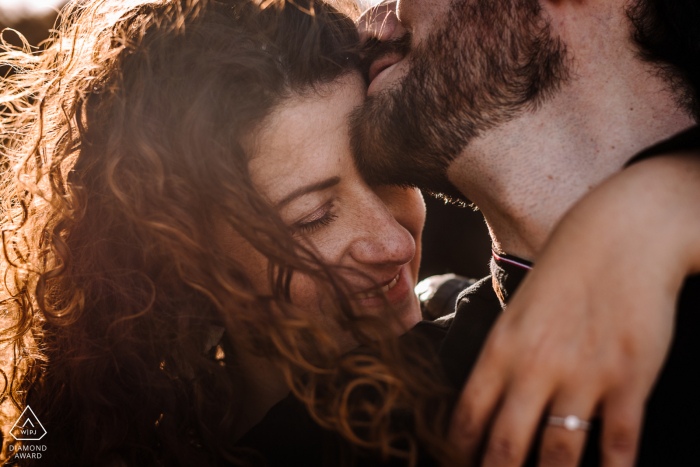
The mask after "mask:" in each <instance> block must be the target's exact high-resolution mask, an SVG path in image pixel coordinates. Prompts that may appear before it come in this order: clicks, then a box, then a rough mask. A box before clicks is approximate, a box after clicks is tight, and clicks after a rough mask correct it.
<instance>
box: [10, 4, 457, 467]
mask: <svg viewBox="0 0 700 467" xmlns="http://www.w3.org/2000/svg"><path fill="white" fill-rule="evenodd" d="M357 44H358V37H357V32H356V31H355V28H354V25H353V22H352V20H351V19H350V18H349V17H348V16H346V15H344V14H342V13H340V12H339V11H338V10H337V9H336V8H334V7H332V6H330V5H328V4H326V3H322V2H321V1H319V0H295V1H291V0H289V1H284V0H266V1H264V2H259V1H251V0H218V1H215V0H152V1H147V0H95V1H75V2H73V3H71V4H70V5H69V6H68V7H67V8H66V9H64V11H63V13H62V20H61V23H60V25H59V28H58V32H56V33H55V34H54V35H53V37H52V38H51V39H50V40H49V42H48V43H46V44H45V45H44V46H43V49H42V50H41V51H31V50H29V49H28V48H25V49H17V48H12V47H11V46H9V45H7V44H5V45H4V52H2V54H0V62H2V63H3V64H5V65H8V66H10V67H11V68H12V70H13V74H11V75H9V76H8V77H6V78H5V79H3V80H2V81H0V111H2V116H1V119H0V125H1V126H0V130H1V131H2V140H0V141H1V142H2V164H3V168H4V170H3V174H2V178H1V179H0V183H1V186H0V188H1V189H2V193H1V196H2V221H1V223H2V247H3V253H4V261H3V264H2V273H3V277H4V286H3V287H2V289H3V290H2V294H3V295H2V297H0V298H2V299H3V300H2V311H3V312H4V313H5V318H4V323H5V325H4V326H3V328H4V331H3V334H2V337H3V342H4V343H5V345H6V349H9V350H8V351H10V352H11V353H12V354H13V358H12V362H11V363H12V364H11V365H10V367H11V368H9V367H8V366H7V365H6V366H5V367H4V370H5V371H3V375H5V379H6V381H7V383H6V385H5V386H6V387H5V395H6V400H5V401H4V402H5V406H7V405H8V404H12V405H14V406H15V407H16V408H17V409H21V408H23V407H24V406H25V405H27V404H29V405H30V406H31V407H32V409H33V410H34V412H35V413H36V414H37V416H38V418H39V419H40V420H41V421H42V423H43V424H44V426H45V427H46V429H47V431H48V432H49V433H50V435H49V436H47V437H46V438H45V440H44V441H42V443H44V442H45V444H47V445H48V448H47V450H46V451H45V452H44V453H43V459H42V460H41V461H40V463H41V462H44V463H48V464H50V465H216V464H220V463H221V462H223V461H226V462H233V463H242V462H243V459H245V458H248V457H246V456H247V455H245V454H242V453H241V452H239V451H237V449H236V447H235V445H234V441H235V440H234V439H233V436H232V435H231V434H232V432H233V430H234V426H235V421H236V420H237V417H238V416H240V413H241V410H242V409H243V407H242V406H243V405H244V404H245V399H244V398H242V397H241V395H242V394H243V388H242V385H243V383H242V379H241V375H240V369H239V366H238V364H237V359H236V352H238V351H239V350H240V347H241V346H243V345H247V346H248V350H249V351H251V352H255V353H256V354H258V355H261V356H264V357H266V358H269V359H270V360H272V361H274V362H276V364H277V365H278V366H279V367H280V368H281V369H283V370H284V374H285V375H286V378H287V382H288V384H289V386H290V388H291V390H292V391H293V392H294V393H295V395H296V396H297V397H298V398H300V399H301V400H302V401H303V402H304V403H305V404H306V406H307V408H308V410H309V412H310V413H311V415H312V416H313V417H314V418H315V420H316V421H317V422H318V423H320V424H321V425H322V426H324V427H326V428H329V429H332V430H335V431H337V432H339V433H340V434H341V435H342V436H343V437H345V439H347V440H350V441H351V442H353V443H354V444H356V445H359V446H361V447H363V448H371V449H377V450H379V451H380V452H381V454H382V455H385V456H387V455H389V456H397V457H402V458H405V459H407V461H408V462H409V463H412V462H414V461H415V459H416V449H417V448H416V446H417V443H418V441H417V438H421V439H422V440H423V441H424V442H426V444H427V445H429V446H437V447H435V449H442V448H443V447H444V446H442V444H441V443H442V442H441V429H442V428H443V427H444V411H442V410H435V411H432V410H433V409H435V408H436V407H438V408H440V407H442V405H441V404H440V402H439V401H441V400H444V396H445V395H446V390H445V389H444V387H443V385H442V384H441V383H439V378H436V376H435V374H434V373H435V372H434V371H433V370H432V369H431V361H430V360H429V359H428V358H422V354H420V352H418V351H417V350H414V349H413V348H412V347H411V348H409V347H406V346H403V347H402V345H401V343H400V342H399V341H397V340H392V339H390V338H388V337H389V336H387V335H386V331H384V330H385V329H386V328H387V326H386V323H384V322H382V321H381V320H379V319H378V318H370V317H360V316H357V315H356V314H355V313H354V310H353V309H352V306H351V305H350V303H349V301H348V300H347V299H346V298H345V297H344V295H343V293H342V291H343V290H344V287H343V284H342V281H340V279H339V278H338V275H337V274H335V271H334V270H333V268H332V267H330V266H328V265H325V264H324V263H323V261H321V259H320V258H318V255H317V254H316V253H315V251H314V249H313V248H312V247H310V246H308V245H304V244H302V243H300V241H299V240H297V239H296V237H294V236H293V235H292V232H290V230H289V228H288V227H287V226H285V224H284V223H283V222H282V221H281V219H280V218H279V216H278V215H277V213H276V212H275V209H274V208H273V207H272V206H270V205H269V203H268V202H267V201H266V200H265V199H264V198H263V197H262V196H261V195H260V194H259V193H258V192H257V191H256V190H255V188H254V186H253V185H252V183H251V180H250V177H249V175H248V172H247V161H248V159H247V156H246V153H245V151H244V147H243V145H242V143H241V141H242V140H243V139H244V138H245V137H246V135H249V134H251V132H253V131H254V130H255V128H256V125H257V124H259V123H260V122H261V121H262V120H263V119H264V118H265V117H266V116H268V115H269V114H270V112H271V111H272V110H273V109H274V108H275V106H277V105H279V104H280V103H281V102H282V101H284V100H285V99H287V98H289V97H290V96H293V95H296V94H300V93H302V94H303V93H306V92H322V91H321V88H322V85H323V84H325V83H330V82H331V81H333V80H335V79H337V78H338V77H340V76H342V75H344V74H346V73H349V72H351V71H353V70H355V66H356V63H357V57H356V48H357ZM222 222H223V223H224V224H226V225H227V226H228V227H229V228H231V229H233V230H234V231H235V232H237V234H238V235H239V236H240V237H241V238H243V239H245V241H247V242H249V243H250V244H252V245H253V246H254V247H255V248H256V249H257V250H258V251H260V252H261V253H262V254H264V255H265V256H266V257H267V258H268V259H269V261H270V266H269V268H268V269H269V274H268V279H269V281H270V284H271V286H272V294H268V295H263V294H261V293H259V292H256V288H255V287H254V284H253V282H252V280H251V278H250V277H248V276H247V275H246V273H245V268H244V266H245V265H242V264H239V263H238V262H237V261H236V260H235V259H234V258H231V257H230V256H228V255H226V253H225V251H224V250H223V249H222V247H221V242H220V241H219V240H220V239H219V238H217V237H218V236H217V232H221V229H220V225H221V223H222ZM299 273H301V274H305V275H308V276H310V277H312V278H314V279H316V281H317V282H318V283H319V287H321V288H322V290H323V291H324V293H327V294H329V295H330V296H331V297H332V298H333V300H332V302H333V303H337V304H338V306H337V309H333V310H325V312H327V313H329V314H332V315H333V316H334V317H335V318H336V319H337V320H338V322H340V323H341V325H342V326H343V327H344V328H345V329H348V330H349V331H351V332H352V333H353V334H354V336H355V337H356V339H357V340H358V342H360V343H362V344H366V345H368V346H369V347H372V348H373V349H374V350H372V352H367V353H364V352H363V353H362V354H361V355H359V354H352V355H342V352H341V349H339V348H338V346H337V344H336V343H335V342H334V341H333V339H331V338H330V337H329V336H328V335H327V334H326V333H325V332H324V331H323V330H322V329H320V328H319V327H318V326H317V325H315V324H314V323H313V322H309V321H308V320H306V319H304V316H303V313H301V311H300V310H297V309H295V307H294V305H293V304H291V303H290V300H289V284H290V281H291V278H292V275H293V274H299ZM224 329H225V331H226V332H225V334H224V337H223V338H222V339H220V336H221V333H222V332H223V330H224ZM242 336H245V338H242ZM217 343H218V346H217ZM208 349H213V350H208ZM8 368H9V369H8ZM362 387H365V388H370V389H369V390H370V391H371V392H372V394H373V396H372V397H370V398H367V399H364V400H360V399H361V398H360V399H358V398H357V397H353V394H354V393H355V391H358V390H359V389H358V388H362ZM436 401H437V402H436ZM353 404H355V405H353ZM443 405H444V404H443ZM429 408H430V410H429ZM397 410H398V411H404V413H405V412H408V413H410V414H412V417H413V418H412V420H413V422H412V423H411V424H410V425H411V428H410V429H409V428H400V427H399V428H397V427H396V424H395V423H393V422H392V415H391V414H392V413H395V412H396V411H397ZM428 412H430V414H428ZM5 435H6V440H5V442H6V443H7V442H9V436H7V433H5ZM414 435H415V436H414ZM13 442H14V441H13ZM18 462H19V461H18ZM22 462H30V461H22Z"/></svg>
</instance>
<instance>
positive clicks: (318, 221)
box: [235, 75, 425, 332]
mask: <svg viewBox="0 0 700 467" xmlns="http://www.w3.org/2000/svg"><path fill="white" fill-rule="evenodd" d="M364 95H365V86H364V84H363V82H362V80H361V78H360V77H359V75H349V76H345V77H343V78H341V79H339V80H337V81H336V82H334V83H332V84H331V85H329V86H328V87H327V88H325V89H323V92H321V93H320V94H318V93H315V92H310V93H309V94H308V95H306V96H303V97H293V98H291V99H289V100H287V101H285V102H284V103H283V104H282V105H281V106H280V107H278V108H277V109H276V111H275V112H274V113H273V114H272V115H271V116H270V117H268V119H267V120H266V121H265V122H264V123H263V125H262V126H261V129H260V131H259V132H257V134H256V137H255V141H254V143H251V145H250V146H251V147H250V148H249V153H250V154H252V156H251V158H250V161H249V165H248V167H249V171H250V176H251V178H252V180H253V183H254V184H255V186H256V188H257V189H258V191H259V192H260V193H261V194H262V195H263V196H265V197H266V198H267V199H268V200H269V201H270V203H271V204H272V205H274V206H276V207H277V209H278V212H279V215H280V216H281V218H282V219H283V220H284V222H286V223H287V224H288V225H289V226H290V227H291V228H292V229H293V230H294V231H295V232H296V233H295V235H297V236H298V237H299V238H300V240H301V241H303V242H308V243H309V244H311V245H313V247H314V248H315V250H316V251H317V252H318V254H319V255H320V256H321V258H322V259H323V260H324V261H325V262H326V263H328V264H333V265H339V266H343V267H347V268H349V269H353V270H356V271H359V272H360V274H357V273H351V272H341V274H343V276H344V278H345V279H346V280H347V283H348V284H349V287H350V294H351V298H352V299H353V300H354V301H355V303H356V304H357V305H359V307H360V309H361V310H362V311H363V312H367V313H373V314H376V313H380V312H381V311H382V310H384V309H385V301H384V298H383V297H382V295H381V292H380V290H383V291H384V292H385V297H386V299H387V300H388V302H389V304H390V305H391V310H392V313H393V316H394V317H395V318H397V329H396V330H397V332H400V331H403V330H406V329H408V328H410V327H411V326H413V325H414V324H415V323H417V322H418V321H419V320H420V307H419V303H418V300H417V298H416V296H415V294H414V292H413V289H414V287H415V285H416V281H417V277H418V268H419V266H420V252H421V247H420V240H421V231H422V229H423V224H424V222H425V205H424V203H423V198H422V197H421V195H420V193H419V192H418V191H417V190H413V189H402V188H396V187H378V188H376V187H375V188H370V187H369V186H368V185H367V184H366V183H365V181H364V180H363V179H362V177H361V176H360V174H359V173H358V172H357V170H356V168H355V166H354V164H353V159H352V155H351V151H350V138H349V135H348V115H349V113H350V112H351V111H352V110H353V109H354V108H355V107H356V106H358V105H360V104H361V103H362V101H363V99H364ZM235 254H236V256H237V257H238V258H239V259H241V260H243V261H242V263H243V264H247V265H249V267H250V271H249V273H250V274H251V275H252V276H253V277H254V280H255V282H256V283H258V284H260V287H261V289H263V290H269V285H268V283H267V282H268V279H267V276H266V271H267V261H266V260H265V259H264V258H263V257H262V255H260V254H259V253H257V252H256V251H254V250H253V249H252V247H250V246H249V245H248V246H242V247H238V248H236V252H235ZM343 270H345V269H344V268H343ZM324 296H325V295H323V294H321V293H320V291H319V290H318V287H317V286H316V284H315V283H314V281H313V280H311V279H310V278H309V277H307V276H303V275H300V274H295V275H294V279H293V281H292V288H291V297H292V302H293V303H294V304H296V305H297V306H300V307H302V308H303V309H304V310H307V309H308V310H309V312H310V313H313V314H314V315H315V314H318V317H319V319H321V320H323V319H325V317H324V314H323V308H324V300H325V299H324V298H323V297H324Z"/></svg>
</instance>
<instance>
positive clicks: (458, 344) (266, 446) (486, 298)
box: [240, 127, 700, 467]
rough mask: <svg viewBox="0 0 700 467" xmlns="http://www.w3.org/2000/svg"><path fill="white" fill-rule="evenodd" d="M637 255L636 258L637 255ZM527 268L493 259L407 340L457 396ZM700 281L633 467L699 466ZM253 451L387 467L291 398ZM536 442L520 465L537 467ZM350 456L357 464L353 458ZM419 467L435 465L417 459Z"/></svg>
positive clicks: (668, 147) (683, 142) (596, 452)
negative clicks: (430, 351) (442, 312)
mask: <svg viewBox="0 0 700 467" xmlns="http://www.w3.org/2000/svg"><path fill="white" fill-rule="evenodd" d="M659 148H660V149H659ZM699 148H700V129H699V128H698V127H694V128H692V129H690V130H688V131H686V132H684V133H682V134H681V135H679V136H678V137H676V138H672V139H670V140H668V141H665V142H663V143H661V144H660V145H658V147H656V146H655V147H653V148H650V149H648V150H646V151H644V152H643V153H640V154H639V156H637V157H635V158H634V159H633V160H632V161H631V162H637V161H639V160H642V159H644V158H647V157H652V156H655V155H658V154H666V153H669V152H674V151H681V150H692V149H699ZM640 254H641V253H640ZM530 267H531V264H530V263H529V262H527V261H525V260H522V259H519V258H517V257H514V256H509V255H497V254H494V256H493V258H492V261H491V272H492V274H491V275H490V276H488V277H485V278H484V279H482V280H480V281H478V282H476V283H475V284H473V285H472V286H470V287H469V288H467V289H466V290H464V292H462V293H461V295H460V296H459V298H458V300H457V306H456V312H455V313H452V314H449V315H446V316H444V317H442V318H440V319H437V320H435V321H422V322H420V323H418V324H417V325H416V326H415V327H414V328H413V329H412V330H411V331H410V333H409V337H410V336H411V335H419V336H423V337H424V338H426V339H428V340H429V341H430V342H431V343H432V344H433V346H434V348H435V349H437V353H438V357H439V361H440V364H441V366H442V368H443V371H444V374H445V375H446V376H447V378H448V379H449V382H450V383H451V384H452V385H453V386H454V388H455V390H460V389H461V388H462V387H463V385H464V383H465V382H466V380H467V378H468V377H469V374H470V373H471V371H472V369H473V367H474V364H475V363H476V360H477V358H478V356H479V352H480V350H481V348H482V347H483V345H484V342H485V341H486V338H487V336H488V333H489V331H490V329H491V328H492V326H493V325H494V323H495V321H496V319H497V318H498V316H499V315H500V314H501V313H502V312H503V310H504V308H505V304H506V303H507V301H508V298H509V297H510V296H511V295H512V294H513V292H514V291H515V290H516V289H517V287H518V285H519V284H520V282H521V281H522V279H523V278H524V277H525V275H526V274H527V271H528V270H529V268H530ZM699 421H700V276H694V277H691V278H689V279H688V280H687V281H686V283H685V286H684V287H683V290H682V292H681V294H680V297H679V300H678V307H677V317H676V326H675V335H674V338H673V342H672V345H671V349H670V351H669V354H668V357H667V361H666V363H665V365H664V367H663V369H662V371H661V374H660V375H659V378H658V380H657V383H656V385H655V387H654V388H653V390H652V393H651V396H650V398H649V400H648V403H647V407H646V416H645V420H644V426H643V432H642V437H641V443H640V449H639V455H638V459H637V465H638V466H641V467H646V466H649V467H658V466H687V465H698V464H700V423H698V422H699ZM600 425H601V424H600V422H599V421H597V420H593V426H592V429H591V431H590V432H589V436H588V442H587V444H586V448H585V451H584V455H583V459H582V462H581V464H580V465H581V466H584V467H597V466H599V465H600V448H599V438H600V433H601V426H600ZM240 445H241V446H245V447H250V448H253V449H255V450H257V451H259V452H260V453H261V454H262V455H263V456H264V457H265V459H266V461H267V464H268V465H270V466H271V467H274V466H280V467H281V466H288V467H294V466H305V467H307V466H308V467H310V466H323V465H329V466H330V465H333V466H335V465H343V464H344V463H345V462H344V461H348V460H349V459H351V458H354V459H357V461H356V462H355V465H361V466H374V465H391V464H392V461H388V462H382V461H380V460H379V459H378V457H377V456H372V454H371V453H369V454H367V453H365V454H364V455H359V456H357V454H356V450H354V449H353V448H352V447H351V446H349V445H348V443H346V442H345V441H343V440H342V439H340V437H339V436H338V435H336V434H335V433H332V432H329V431H328V430H324V429H322V428H320V427H319V426H318V425H317V424H316V423H315V422H313V420H312V419H311V418H310V417H309V415H308V413H307V412H306V410H305V408H304V407H303V405H302V404H301V403H300V402H299V401H297V400H296V399H295V398H293V397H292V396H289V397H288V398H287V399H285V400H283V401H281V402H280V403H278V404H277V405H275V406H274V407H273V408H272V409H271V410H270V411H269V412H268V414H267V415H266V416H265V418H264V419H263V421H262V422H260V423H259V424H258V425H256V426H255V427H254V428H253V429H251V430H250V431H249V432H248V433H247V434H246V435H245V436H244V437H243V438H242V439H241V441H240ZM536 447H537V442H535V443H534V444H533V449H532V452H531V455H530V456H529V457H528V460H527V462H526V465H527V466H533V467H534V466H536V465H537V463H536V462H537V459H536V455H537V449H536ZM353 456H356V457H353ZM419 465H421V466H429V465H435V462H434V461H433V460H432V459H430V458H426V457H423V458H421V460H420V462H419Z"/></svg>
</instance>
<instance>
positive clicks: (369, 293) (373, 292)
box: [353, 271, 401, 300]
mask: <svg viewBox="0 0 700 467" xmlns="http://www.w3.org/2000/svg"><path fill="white" fill-rule="evenodd" d="M400 278H401V272H400V271H399V273H398V274H397V275H396V276H395V277H394V278H393V279H391V280H390V281H389V282H388V283H387V284H385V285H383V286H381V287H376V288H374V289H371V290H368V291H367V292H359V293H356V294H354V295H353V298H355V299H357V300H364V299H366V298H374V297H378V296H380V295H382V294H385V293H387V292H388V291H390V290H391V289H393V288H394V286H396V284H398V283H399V279H400Z"/></svg>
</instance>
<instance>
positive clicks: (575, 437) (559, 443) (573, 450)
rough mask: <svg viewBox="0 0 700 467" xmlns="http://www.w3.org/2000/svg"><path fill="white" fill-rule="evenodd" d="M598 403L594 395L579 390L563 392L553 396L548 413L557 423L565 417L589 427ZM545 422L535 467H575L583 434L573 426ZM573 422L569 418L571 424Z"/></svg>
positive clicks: (593, 393)
mask: <svg viewBox="0 0 700 467" xmlns="http://www.w3.org/2000/svg"><path fill="white" fill-rule="evenodd" d="M598 400H599V397H598V394H596V393H595V392H593V391H585V390H584V389H582V387H579V388H574V389H573V390H566V391H563V392H561V393H559V394H558V395H557V396H556V397H555V399H554V401H553V403H552V405H551V409H550V411H549V414H550V416H552V417H557V419H558V420H557V421H558V423H561V422H562V421H564V420H566V417H569V416H574V417H578V419H579V420H582V421H584V422H586V423H589V425H588V427H590V420H591V417H592V416H593V413H594V411H595V408H596V405H597V404H598ZM547 420H548V423H547V426H546V427H545V428H544V432H543V433H542V444H541V445H540V456H539V462H538V465H539V467H555V466H556V467H576V466H577V465H578V463H579V459H580V457H581V453H582V452H583V447H584V444H585V442H586V438H587V431H586V430H582V429H576V428H574V425H573V423H571V424H569V425H568V427H567V426H560V425H559V424H557V425H552V424H551V423H550V422H549V420H550V419H549V418H548V419H547ZM574 420H575V419H571V422H573V421H574ZM588 427H587V428H588Z"/></svg>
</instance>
